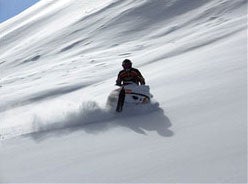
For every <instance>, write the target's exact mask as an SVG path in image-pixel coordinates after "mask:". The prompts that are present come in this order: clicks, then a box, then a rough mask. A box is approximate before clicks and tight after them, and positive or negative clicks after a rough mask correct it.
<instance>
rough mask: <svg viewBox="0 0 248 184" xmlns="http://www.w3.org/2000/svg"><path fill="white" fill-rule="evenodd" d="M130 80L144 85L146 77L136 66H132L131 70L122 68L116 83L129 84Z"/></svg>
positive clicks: (119, 84)
mask: <svg viewBox="0 0 248 184" xmlns="http://www.w3.org/2000/svg"><path fill="white" fill-rule="evenodd" d="M130 82H134V83H136V84H137V85H139V84H141V85H144V84H145V79H144V77H143V76H142V75H141V73H140V71H139V70H138V69H136V68H130V69H129V70H121V71H120V72H119V74H118V78H117V80H116V85H118V86H121V85H127V84H129V83H130Z"/></svg>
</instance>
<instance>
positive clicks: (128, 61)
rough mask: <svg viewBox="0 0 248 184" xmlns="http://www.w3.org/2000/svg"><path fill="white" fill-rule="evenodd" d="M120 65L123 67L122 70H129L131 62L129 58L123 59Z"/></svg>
mask: <svg viewBox="0 0 248 184" xmlns="http://www.w3.org/2000/svg"><path fill="white" fill-rule="evenodd" d="M122 67H123V68H124V70H129V69H131V68H132V62H131V61H130V60H129V59H125V60H124V61H123V62H122Z"/></svg>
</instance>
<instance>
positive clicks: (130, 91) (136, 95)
mask: <svg viewBox="0 0 248 184" xmlns="http://www.w3.org/2000/svg"><path fill="white" fill-rule="evenodd" d="M152 97H153V96H152V95H151V94H150V87H149V86H148V85H137V84H135V83H129V84H128V85H124V86H122V87H120V88H118V89H115V90H113V91H112V92H111V93H110V95H109V96H108V100H107V106H108V107H109V108H111V109H115V110H116V112H122V110H123V108H127V109H129V108H130V107H132V109H133V107H134V108H136V107H142V106H145V105H148V104H150V103H151V98H152ZM136 109H137V108H136Z"/></svg>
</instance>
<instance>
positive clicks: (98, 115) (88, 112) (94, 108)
mask: <svg viewBox="0 0 248 184" xmlns="http://www.w3.org/2000/svg"><path fill="white" fill-rule="evenodd" d="M113 116H114V115H113V113H110V112H109V111H107V110H106V109H103V108H101V107H100V106H99V105H98V104H97V103H96V102H94V101H87V102H83V103H82V104H81V105H80V106H79V108H78V110H76V111H73V112H66V113H65V114H64V115H63V116H62V117H57V119H56V118H55V117H53V118H52V119H50V120H45V119H43V118H42V117H39V116H38V115H35V117H34V120H33V122H32V132H33V133H32V137H39V136H40V135H42V134H49V133H52V132H56V131H60V132H61V131H62V132H63V130H64V131H66V132H68V131H69V132H70V131H75V130H77V129H79V128H80V127H82V126H85V125H88V124H91V123H100V122H104V121H106V120H110V119H111V118H113Z"/></svg>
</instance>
